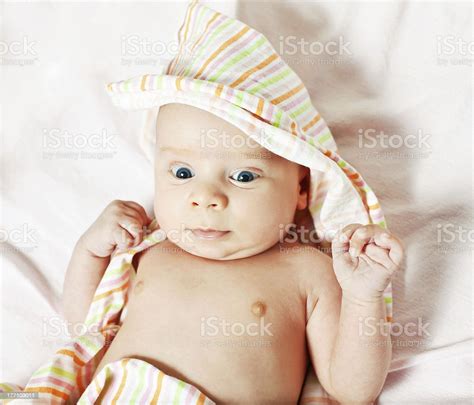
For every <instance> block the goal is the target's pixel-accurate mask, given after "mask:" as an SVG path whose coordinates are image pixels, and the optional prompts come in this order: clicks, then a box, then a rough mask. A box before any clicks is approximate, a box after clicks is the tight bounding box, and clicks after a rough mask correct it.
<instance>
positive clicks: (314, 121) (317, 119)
mask: <svg viewBox="0 0 474 405" xmlns="http://www.w3.org/2000/svg"><path fill="white" fill-rule="evenodd" d="M320 119H321V116H320V115H319V114H318V115H316V117H314V118H313V119H312V120H311V121H310V122H308V123H307V124H306V125H305V126H304V127H303V131H305V132H306V131H307V130H308V129H309V128H311V127H312V126H313V125H314V124H316V123H317V122H318V121H319V120H320Z"/></svg>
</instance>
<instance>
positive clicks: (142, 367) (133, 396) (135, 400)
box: [130, 364, 148, 404]
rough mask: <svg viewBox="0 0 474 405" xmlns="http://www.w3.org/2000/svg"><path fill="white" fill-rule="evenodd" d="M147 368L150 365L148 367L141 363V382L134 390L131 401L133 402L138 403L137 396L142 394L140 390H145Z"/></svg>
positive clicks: (139, 378)
mask: <svg viewBox="0 0 474 405" xmlns="http://www.w3.org/2000/svg"><path fill="white" fill-rule="evenodd" d="M147 368H148V367H147V365H146V364H141V365H140V370H139V377H138V381H139V383H138V384H137V387H136V388H135V390H134V391H133V394H132V397H131V398H130V403H132V404H138V401H137V396H138V395H139V394H140V391H142V390H143V386H144V384H145V372H146V369H147ZM135 382H136V381H135Z"/></svg>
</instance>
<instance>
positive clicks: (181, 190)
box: [154, 104, 308, 260]
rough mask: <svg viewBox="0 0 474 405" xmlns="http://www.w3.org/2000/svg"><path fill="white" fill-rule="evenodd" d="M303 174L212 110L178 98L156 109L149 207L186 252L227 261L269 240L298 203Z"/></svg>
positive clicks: (301, 202) (301, 204) (301, 206)
mask: <svg viewBox="0 0 474 405" xmlns="http://www.w3.org/2000/svg"><path fill="white" fill-rule="evenodd" d="M307 174H308V169H307V168H306V167H303V166H300V165H298V164H296V163H294V162H291V161H289V160H286V159H285V158H282V157H281V156H279V155H275V154H273V153H272V152H270V151H268V150H267V149H265V148H263V147H261V146H260V145H259V144H258V143H256V142H255V141H253V140H252V139H250V138H249V137H248V136H247V135H246V134H245V133H244V132H242V131H240V130H239V129H238V128H236V127H235V126H233V125H231V124H229V123H228V122H227V121H225V120H223V119H222V118H219V117H217V116H216V115H214V114H212V113H209V112H207V111H204V110H201V109H199V108H196V107H192V106H188V105H185V104H167V105H165V106H162V107H161V108H160V111H159V114H158V119H157V139H156V150H155V203H154V212H155V216H156V219H157V221H158V223H159V224H160V227H161V229H163V230H164V231H165V232H166V234H167V236H168V238H169V239H170V241H171V242H173V243H175V244H176V245H178V246H179V247H180V248H182V249H183V250H185V251H187V252H189V253H191V254H194V255H197V256H200V257H204V258H209V259H216V260H231V259H240V258H244V257H249V256H253V255H256V254H258V253H261V252H263V251H265V250H267V249H269V248H270V247H272V246H273V245H275V243H277V242H279V240H280V238H281V232H280V230H284V229H285V227H286V225H287V224H291V223H293V219H294V215H295V211H296V210H297V209H304V208H305V207H306V201H307V190H304V189H303V188H302V187H301V185H300V183H301V182H302V180H303V178H304V177H305V176H306V175H307ZM196 228H204V229H206V228H210V229H214V230H218V231H226V232H225V233H223V232H221V233H214V234H202V233H199V231H196Z"/></svg>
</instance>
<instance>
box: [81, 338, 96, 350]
mask: <svg viewBox="0 0 474 405" xmlns="http://www.w3.org/2000/svg"><path fill="white" fill-rule="evenodd" d="M78 339H79V341H80V342H81V343H82V344H83V345H84V346H86V347H87V348H89V349H90V350H91V351H94V350H98V349H99V348H98V347H97V346H94V345H93V344H92V342H90V341H89V340H87V338H86V337H85V336H84V335H83V336H79V338H78Z"/></svg>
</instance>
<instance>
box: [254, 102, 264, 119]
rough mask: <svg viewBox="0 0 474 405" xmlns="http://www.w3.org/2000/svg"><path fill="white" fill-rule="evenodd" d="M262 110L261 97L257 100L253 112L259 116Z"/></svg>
mask: <svg viewBox="0 0 474 405" xmlns="http://www.w3.org/2000/svg"><path fill="white" fill-rule="evenodd" d="M262 111H263V99H259V100H258V106H257V111H256V113H255V114H257V115H258V116H259V117H260V116H261V115H262Z"/></svg>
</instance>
